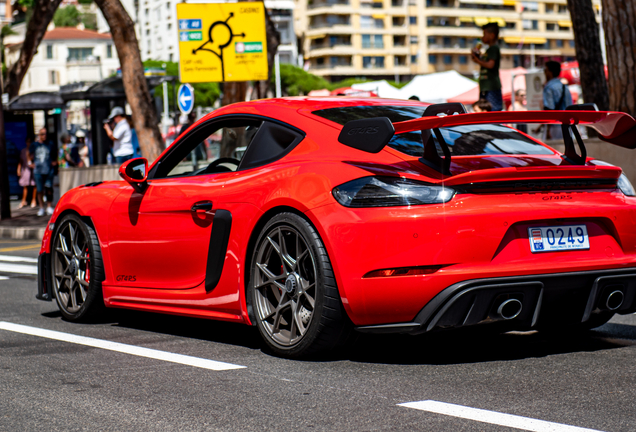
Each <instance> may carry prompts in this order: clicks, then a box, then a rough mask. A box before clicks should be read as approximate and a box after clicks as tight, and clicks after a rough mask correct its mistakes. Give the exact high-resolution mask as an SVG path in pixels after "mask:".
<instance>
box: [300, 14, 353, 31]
mask: <svg viewBox="0 0 636 432" xmlns="http://www.w3.org/2000/svg"><path fill="white" fill-rule="evenodd" d="M332 16H338V15H332ZM350 26H351V20H349V17H347V18H346V19H329V20H313V21H312V22H311V23H310V24H309V29H310V30H312V29H324V28H333V27H350Z"/></svg>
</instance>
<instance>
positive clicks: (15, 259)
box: [0, 255, 38, 263]
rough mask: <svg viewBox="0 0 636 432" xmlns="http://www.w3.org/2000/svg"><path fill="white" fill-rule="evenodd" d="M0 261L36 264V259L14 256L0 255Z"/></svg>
mask: <svg viewBox="0 0 636 432" xmlns="http://www.w3.org/2000/svg"><path fill="white" fill-rule="evenodd" d="M0 261H5V262H30V263H37V262H38V259H37V258H29V257H21V256H14V255H0Z"/></svg>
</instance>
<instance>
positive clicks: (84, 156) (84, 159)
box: [75, 130, 91, 168]
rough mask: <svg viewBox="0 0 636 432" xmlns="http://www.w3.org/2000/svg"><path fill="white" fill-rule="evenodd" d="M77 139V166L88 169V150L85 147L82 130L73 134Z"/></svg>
mask: <svg viewBox="0 0 636 432" xmlns="http://www.w3.org/2000/svg"><path fill="white" fill-rule="evenodd" d="M75 138H76V139H77V141H76V143H75V146H76V148H77V155H78V156H79V163H78V164H77V166H79V167H83V168H88V167H89V166H91V158H90V150H89V148H88V145H86V134H85V133H84V131H82V130H78V131H77V133H76V134H75Z"/></svg>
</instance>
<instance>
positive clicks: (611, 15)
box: [603, 0, 636, 116]
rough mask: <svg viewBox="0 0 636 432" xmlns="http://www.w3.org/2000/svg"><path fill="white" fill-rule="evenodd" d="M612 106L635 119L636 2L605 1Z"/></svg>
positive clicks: (604, 16) (604, 26)
mask: <svg viewBox="0 0 636 432" xmlns="http://www.w3.org/2000/svg"><path fill="white" fill-rule="evenodd" d="M603 28H604V29H605V46H606V51H607V66H608V69H609V96H610V97H609V107H610V109H611V110H614V111H623V112H626V113H629V114H631V115H632V116H636V80H634V68H635V67H636V2H634V0H603Z"/></svg>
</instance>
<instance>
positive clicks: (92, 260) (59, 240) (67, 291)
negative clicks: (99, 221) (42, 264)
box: [50, 214, 104, 321]
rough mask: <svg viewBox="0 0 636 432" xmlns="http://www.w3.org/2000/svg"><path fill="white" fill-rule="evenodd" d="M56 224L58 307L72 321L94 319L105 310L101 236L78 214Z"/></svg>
mask: <svg viewBox="0 0 636 432" xmlns="http://www.w3.org/2000/svg"><path fill="white" fill-rule="evenodd" d="M55 225H56V226H55V232H54V234H53V238H52V242H53V248H52V253H51V272H52V278H51V279H50V280H52V282H53V292H54V294H55V299H56V301H57V305H58V307H59V309H60V312H61V313H62V316H63V317H64V318H66V319H67V320H69V321H81V320H85V319H88V318H91V317H94V316H95V315H96V314H97V313H98V312H100V311H101V310H102V309H103V307H104V300H103V296H102V280H103V279H104V277H103V275H104V270H103V264H102V255H101V250H100V248H99V242H98V240H97V234H96V233H95V230H94V229H93V228H92V227H91V226H89V225H87V224H86V223H85V222H84V221H82V219H80V218H79V217H78V216H76V215H74V214H69V215H66V216H64V217H63V218H62V220H61V221H59V222H57V223H56V224H55Z"/></svg>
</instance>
